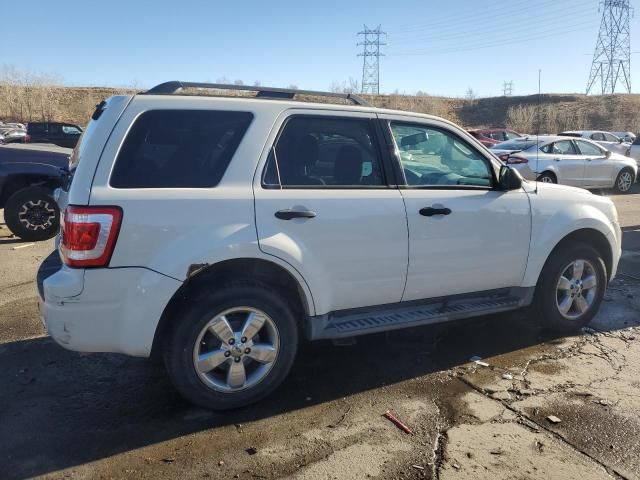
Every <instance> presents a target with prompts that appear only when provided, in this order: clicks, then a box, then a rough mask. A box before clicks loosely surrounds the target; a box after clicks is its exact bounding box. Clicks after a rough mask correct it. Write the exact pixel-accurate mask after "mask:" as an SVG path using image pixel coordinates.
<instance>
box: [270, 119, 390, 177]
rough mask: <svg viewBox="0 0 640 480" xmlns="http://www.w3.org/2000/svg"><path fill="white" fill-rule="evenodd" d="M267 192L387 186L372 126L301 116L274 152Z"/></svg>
mask: <svg viewBox="0 0 640 480" xmlns="http://www.w3.org/2000/svg"><path fill="white" fill-rule="evenodd" d="M263 185H264V186H266V187H274V186H282V187H283V188H332V187H336V188H374V187H382V186H385V185H386V184H385V182H384V178H383V173H382V165H381V160H380V154H379V152H378V148H377V145H376V136H375V133H374V130H373V127H372V124H371V121H369V120H366V119H356V118H333V117H314V116H308V117H307V116H298V117H293V118H291V119H289V121H288V122H287V123H286V125H285V127H284V129H283V130H282V132H281V134H280V137H279V138H278V140H277V142H276V144H275V146H274V147H273V148H272V149H271V153H270V155H269V159H268V163H267V167H266V169H265V173H264V176H263Z"/></svg>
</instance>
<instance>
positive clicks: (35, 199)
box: [0, 145, 70, 241]
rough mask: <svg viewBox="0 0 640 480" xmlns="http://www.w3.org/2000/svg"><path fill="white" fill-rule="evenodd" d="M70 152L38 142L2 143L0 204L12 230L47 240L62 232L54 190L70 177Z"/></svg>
mask: <svg viewBox="0 0 640 480" xmlns="http://www.w3.org/2000/svg"><path fill="white" fill-rule="evenodd" d="M69 153H70V150H67V149H64V148H59V147H41V146H38V145H17V146H11V147H9V146H3V147H0V208H4V221H5V223H6V224H7V227H9V230H11V232H12V233H14V234H15V235H17V236H18V237H20V238H22V239H23V240H27V241H34V240H45V239H47V238H51V237H53V236H54V235H55V234H56V233H57V232H58V228H59V226H60V210H59V208H58V205H57V204H56V202H55V200H54V199H53V191H54V190H55V189H56V188H58V187H60V186H62V185H63V184H64V183H65V182H66V181H67V179H68V165H69Z"/></svg>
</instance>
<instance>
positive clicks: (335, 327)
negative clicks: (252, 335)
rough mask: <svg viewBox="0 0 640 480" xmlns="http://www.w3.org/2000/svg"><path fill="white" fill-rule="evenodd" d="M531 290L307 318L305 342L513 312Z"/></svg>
mask: <svg viewBox="0 0 640 480" xmlns="http://www.w3.org/2000/svg"><path fill="white" fill-rule="evenodd" d="M534 292H535V287H514V288H504V289H498V290H489V291H485V292H475V293H469V294H463V295H453V296H449V297H440V298H433V299H426V300H418V301H412V302H401V303H395V304H388V305H378V306H375V307H366V308H357V309H350V310H340V311H335V312H331V313H328V314H326V315H319V316H315V317H309V318H308V319H307V321H306V325H305V326H306V328H305V331H306V335H307V338H308V339H309V340H322V339H332V338H346V337H355V336H359V335H366V334H369V333H379V332H385V331H389V330H398V329H402V328H410V327H417V326H423V325H430V324H435V323H443V322H448V321H453V320H462V319H466V318H472V317H477V316H481V315H487V314H494V313H500V312H506V311H511V310H517V309H519V308H522V307H526V306H528V305H530V304H531V302H532V301H533V295H534Z"/></svg>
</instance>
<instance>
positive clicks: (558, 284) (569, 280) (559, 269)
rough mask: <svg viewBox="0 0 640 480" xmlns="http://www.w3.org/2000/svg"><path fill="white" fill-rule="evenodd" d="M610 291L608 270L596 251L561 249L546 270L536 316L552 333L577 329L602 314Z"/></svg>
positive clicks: (582, 247)
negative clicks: (606, 293)
mask: <svg viewBox="0 0 640 480" xmlns="http://www.w3.org/2000/svg"><path fill="white" fill-rule="evenodd" d="M606 288H607V273H606V267H605V264H604V261H603V260H602V256H601V255H600V254H599V253H598V252H597V251H596V250H595V249H593V248H592V247H591V246H589V245H586V244H577V245H568V246H566V247H562V248H559V249H557V250H556V251H554V252H553V253H552V254H551V256H550V257H549V259H548V260H547V263H546V264H545V266H544V269H543V270H542V274H541V277H540V282H539V284H538V289H537V291H536V298H535V302H536V304H535V306H536V307H537V308H536V313H537V314H538V315H539V316H540V320H541V321H542V324H543V325H544V326H546V327H547V328H549V329H551V330H555V331H559V332H571V331H574V330H577V329H579V328H581V327H583V326H585V325H586V324H588V323H589V322H590V321H591V320H592V319H593V317H595V315H596V313H598V310H599V308H600V304H601V303H602V299H603V297H604V292H605V290H606Z"/></svg>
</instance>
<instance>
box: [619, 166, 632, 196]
mask: <svg viewBox="0 0 640 480" xmlns="http://www.w3.org/2000/svg"><path fill="white" fill-rule="evenodd" d="M632 185H633V175H631V172H626V171H625V172H622V173H621V174H620V176H619V177H618V190H620V191H621V192H628V191H629V189H631V186H632Z"/></svg>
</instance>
